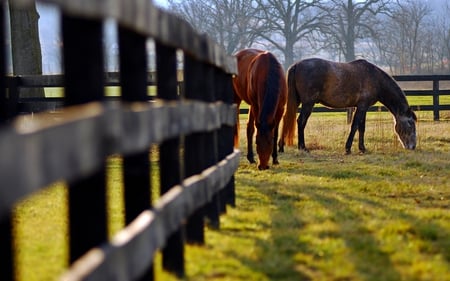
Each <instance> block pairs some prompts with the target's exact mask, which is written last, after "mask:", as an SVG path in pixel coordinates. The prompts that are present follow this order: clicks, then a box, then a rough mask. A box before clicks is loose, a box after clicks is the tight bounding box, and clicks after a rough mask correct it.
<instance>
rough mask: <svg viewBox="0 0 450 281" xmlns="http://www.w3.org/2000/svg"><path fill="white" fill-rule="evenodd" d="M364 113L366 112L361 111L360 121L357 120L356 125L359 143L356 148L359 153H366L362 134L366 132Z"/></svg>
mask: <svg viewBox="0 0 450 281" xmlns="http://www.w3.org/2000/svg"><path fill="white" fill-rule="evenodd" d="M366 113H367V111H363V112H362V113H361V119H360V120H359V123H358V124H359V125H358V134H359V142H358V148H359V151H360V152H361V153H365V152H366V147H365V146H364V133H365V131H366Z"/></svg>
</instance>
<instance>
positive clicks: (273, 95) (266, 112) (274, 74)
mask: <svg viewBox="0 0 450 281" xmlns="http://www.w3.org/2000/svg"><path fill="white" fill-rule="evenodd" d="M260 60H266V61H265V62H264V63H263V64H265V65H267V76H266V77H265V79H264V81H265V87H264V99H263V104H262V108H261V112H260V116H259V121H260V128H259V129H260V130H261V132H267V131H269V130H270V126H269V124H268V121H269V120H271V121H270V122H273V121H272V119H273V117H274V116H275V114H276V108H277V106H278V103H279V100H280V96H279V89H280V87H281V83H280V77H281V76H282V75H283V69H282V67H281V65H280V63H279V62H278V60H277V59H276V58H275V56H274V55H273V54H272V53H269V52H267V53H264V54H261V55H260ZM261 62H262V61H261ZM269 116H270V117H269Z"/></svg>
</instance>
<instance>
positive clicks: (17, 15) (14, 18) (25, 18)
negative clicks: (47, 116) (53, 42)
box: [9, 0, 45, 97]
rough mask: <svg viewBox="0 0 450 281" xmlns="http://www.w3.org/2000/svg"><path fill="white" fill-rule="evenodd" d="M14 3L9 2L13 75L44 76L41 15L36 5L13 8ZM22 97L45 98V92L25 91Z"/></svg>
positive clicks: (41, 90) (39, 90)
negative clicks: (39, 21) (40, 37)
mask: <svg viewBox="0 0 450 281" xmlns="http://www.w3.org/2000/svg"><path fill="white" fill-rule="evenodd" d="M12 2H13V1H11V0H10V2H9V15H10V25H11V51H12V63H13V73H14V74H15V75H23V74H37V75H41V74H42V55H41V44H40V41H39V30H38V20H39V14H38V12H37V9H36V4H33V5H30V6H29V8H27V9H17V8H15V7H13V5H12V4H13V3H12ZM21 95H22V96H31V97H44V96H45V94H44V90H43V89H42V88H39V89H23V90H22V91H21Z"/></svg>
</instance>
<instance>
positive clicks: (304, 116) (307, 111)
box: [297, 103, 314, 152]
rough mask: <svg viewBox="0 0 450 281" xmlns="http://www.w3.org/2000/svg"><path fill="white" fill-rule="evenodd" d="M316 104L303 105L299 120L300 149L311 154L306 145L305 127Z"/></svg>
mask: <svg viewBox="0 0 450 281" xmlns="http://www.w3.org/2000/svg"><path fill="white" fill-rule="evenodd" d="M313 106H314V104H304V103H303V104H302V108H301V109H300V115H299V116H298V118H297V127H298V149H300V150H304V151H306V152H309V151H308V149H306V145H305V127H306V122H308V118H309V116H310V115H311V112H312V109H313Z"/></svg>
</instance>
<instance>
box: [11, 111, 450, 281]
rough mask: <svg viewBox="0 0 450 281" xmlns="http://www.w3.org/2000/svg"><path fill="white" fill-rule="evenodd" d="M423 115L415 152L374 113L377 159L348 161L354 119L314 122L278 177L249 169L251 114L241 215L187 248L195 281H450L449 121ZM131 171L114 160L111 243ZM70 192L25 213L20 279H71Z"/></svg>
mask: <svg viewBox="0 0 450 281" xmlns="http://www.w3.org/2000/svg"><path fill="white" fill-rule="evenodd" d="M417 114H418V116H419V120H420V121H419V123H418V125H417V131H418V147H417V149H416V150H415V151H406V150H404V149H403V148H402V147H401V145H400V144H399V142H398V140H397V139H396V136H395V135H394V133H393V122H392V116H391V115H390V114H389V113H370V114H368V121H367V129H366V148H367V150H368V153H366V154H363V155H360V154H358V153H357V145H355V144H356V141H355V143H354V147H353V151H354V153H353V154H351V155H344V144H345V139H346V136H347V132H348V125H347V124H346V117H345V113H340V114H335V113H330V114H319V113H313V114H312V116H311V119H310V121H309V123H308V125H307V127H306V132H305V133H306V145H307V146H308V147H309V148H310V149H311V152H310V153H309V154H307V153H303V152H299V151H297V150H296V149H295V147H288V148H287V150H286V152H285V153H283V154H281V155H280V157H279V158H280V165H278V166H276V167H271V169H269V170H267V171H258V170H257V168H256V165H254V164H249V163H247V160H246V159H245V154H246V151H245V148H244V147H245V145H246V144H245V142H244V138H245V136H244V135H243V132H244V131H245V123H246V118H245V117H244V116H241V150H242V152H243V155H242V156H243V157H242V158H241V164H240V167H239V169H238V171H237V174H236V193H237V199H236V200H237V202H236V204H237V206H236V208H228V210H227V214H226V215H224V216H222V217H221V229H220V230H219V231H216V230H212V229H207V230H206V244H205V245H204V246H187V247H186V271H187V277H186V280H377V281H378V280H450V212H449V210H450V188H449V187H450V175H449V172H448V171H450V160H449V159H450V137H449V136H450V122H449V119H450V115H449V114H448V112H443V113H442V115H441V117H442V116H443V117H445V118H446V120H444V118H442V119H443V120H444V121H441V122H429V121H423V120H430V119H431V113H428V112H417ZM120 167H121V160H120V158H118V157H113V158H111V159H110V160H109V161H108V171H109V172H110V175H111V176H110V177H109V192H108V196H109V200H110V202H111V204H110V206H109V207H108V210H109V213H110V229H111V235H112V234H113V233H114V232H115V231H117V230H118V229H120V228H121V227H122V226H123V218H122V212H123V203H122V201H121V199H120V198H121V194H122V193H121V192H122V179H121V175H120V172H119V171H120ZM153 182H154V183H155V185H157V183H156V178H154V179H153ZM65 192H66V191H65V187H64V186H63V185H61V184H58V185H55V186H54V187H52V188H50V189H48V190H45V191H44V192H41V193H40V194H39V195H37V196H36V197H33V198H30V199H29V200H27V201H26V202H24V203H22V204H20V205H19V206H18V209H17V212H16V222H17V227H16V232H18V239H17V240H18V241H17V243H18V245H19V249H20V250H19V252H18V257H19V266H20V268H21V270H20V271H19V272H20V277H21V278H20V280H27V281H28V280H51V279H53V278H54V276H57V275H58V274H60V273H61V272H63V271H64V267H65V266H66V264H65V262H64V260H65V257H66V256H67V250H66V246H65V242H66V239H67V238H66V235H67V234H66V233H67V231H66V221H65V220H66V219H65V215H66V212H67V210H66V207H65V196H66V193H65ZM113 213H114V214H113ZM48 218H52V220H48ZM49 261H50V262H49ZM155 269H156V276H157V278H156V280H177V279H176V278H175V277H173V276H171V275H170V274H167V273H165V272H162V270H161V266H160V256H159V255H158V256H157V257H156V265H155Z"/></svg>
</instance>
